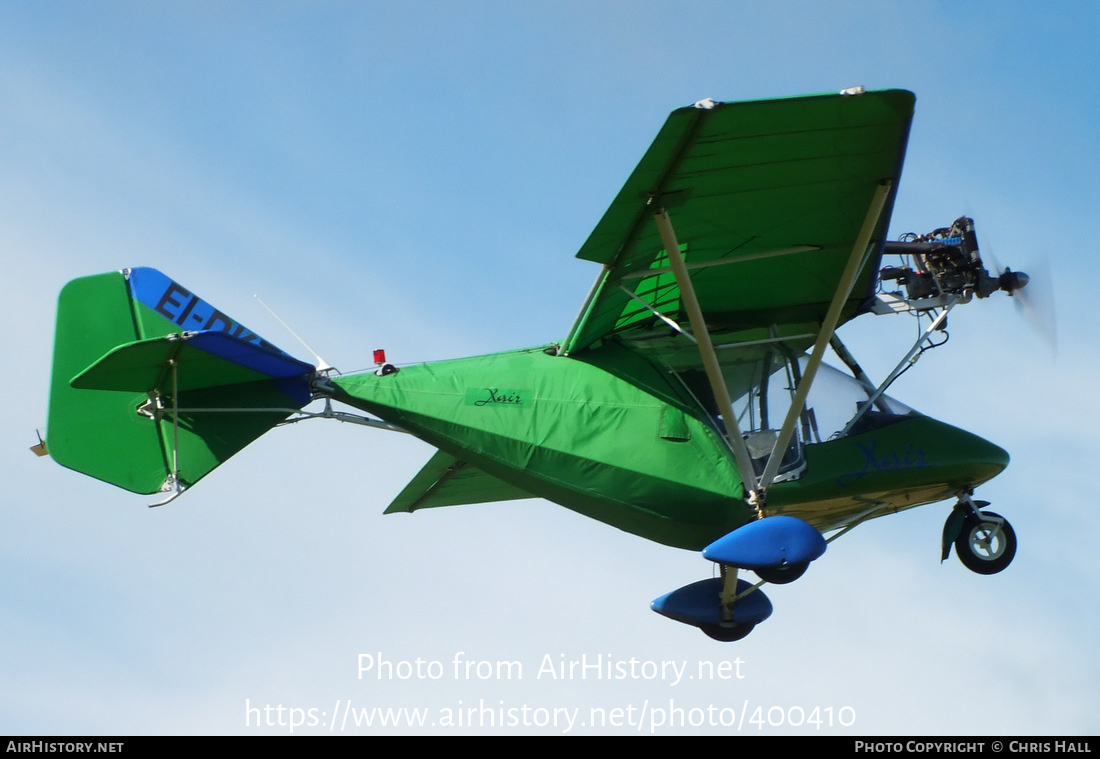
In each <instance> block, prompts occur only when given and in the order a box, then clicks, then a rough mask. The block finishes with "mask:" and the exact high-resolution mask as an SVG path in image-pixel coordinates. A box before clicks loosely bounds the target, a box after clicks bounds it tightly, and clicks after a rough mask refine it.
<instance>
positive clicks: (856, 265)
mask: <svg viewBox="0 0 1100 759" xmlns="http://www.w3.org/2000/svg"><path fill="white" fill-rule="evenodd" d="M890 187H891V183H890V182H884V183H882V184H880V185H879V186H878V187H877V188H876V189H875V194H874V196H873V197H872V198H871V206H870V208H868V209H867V215H866V216H865V217H864V218H863V226H862V227H861V228H860V230H859V235H858V236H857V237H856V242H855V244H854V245H853V246H852V253H851V255H849V256H848V263H847V265H846V266H845V267H844V273H843V274H841V276H840V281H839V282H838V283H837V288H836V293H835V294H834V295H833V300H832V302H831V303H830V304H829V310H828V311H827V312H826V313H825V318H824V319H823V320H822V322H821V331H820V332H818V334H817V342H815V343H814V349H813V352H812V353H811V354H810V360H809V361H808V362H807V363H806V368H805V369H803V370H802V381H801V382H799V383H798V389H797V390H795V394H794V398H793V399H792V400H791V407H790V408H789V409H788V410H787V418H786V419H784V420H783V426H782V427H781V428H780V430H779V435H778V437H776V440H775V446H774V447H773V448H772V452H771V455H770V456H769V457H768V464H767V466H765V467H764V472H763V474H761V475H760V479H759V481H758V482H757V486H756V491H755V492H756V494H759V495H765V494H766V493H767V491H768V488H769V487H771V484H772V481H773V480H774V479H775V475H776V473H777V472H778V471H779V464H780V462H781V460H782V458H783V456H782V454H781V453H780V452H781V451H785V450H787V446H788V445H789V444H790V442H791V435H793V434H794V427H795V424H797V423H798V418H799V417H800V416H801V415H802V408H803V406H805V405H806V396H807V395H809V393H810V386H811V385H813V382H814V376H815V375H816V374H817V368H818V367H819V366H821V360H822V359H823V358H824V357H825V348H826V346H828V345H829V341H830V340H831V339H832V337H833V332H835V331H836V327H837V324H838V323H839V322H840V313H841V310H842V309H843V307H844V304H845V303H846V302H847V300H848V296H849V295H851V293H852V287H853V286H854V285H855V281H856V278H857V277H858V276H859V272H860V269H862V268H863V262H864V258H865V256H866V255H867V248H868V246H869V245H870V244H871V236H872V235H873V234H874V232H875V227H876V226H878V220H879V217H880V216H881V215H882V209H883V208H884V207H885V206H886V198H887V197H888V196H889V194H890ZM670 259H671V256H670Z"/></svg>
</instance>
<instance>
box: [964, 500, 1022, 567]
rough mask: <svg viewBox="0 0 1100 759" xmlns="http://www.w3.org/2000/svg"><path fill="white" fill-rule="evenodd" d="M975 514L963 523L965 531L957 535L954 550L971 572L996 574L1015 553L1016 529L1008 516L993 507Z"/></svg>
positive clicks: (1010, 561) (1007, 563) (1006, 564)
mask: <svg viewBox="0 0 1100 759" xmlns="http://www.w3.org/2000/svg"><path fill="white" fill-rule="evenodd" d="M979 514H980V517H975V516H974V515H973V514H971V515H969V518H968V519H967V520H966V521H965V522H964V523H963V529H962V533H960V535H959V537H957V538H955V553H956V554H958V556H959V561H961V562H962V563H963V566H964V567H966V568H967V569H969V570H970V571H971V572H977V573H978V574H980V575H995V574H997V573H998V572H1000V571H1001V570H1003V569H1004V568H1005V567H1007V566H1008V565H1009V564H1011V563H1012V559H1013V558H1015V556H1016V532H1015V531H1014V530H1013V529H1012V525H1010V524H1009V523H1008V520H1007V519H1005V518H1004V517H1002V516H1001V515H1000V514H998V513H996V512H993V511H982V512H979Z"/></svg>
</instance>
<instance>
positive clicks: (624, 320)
mask: <svg viewBox="0 0 1100 759" xmlns="http://www.w3.org/2000/svg"><path fill="white" fill-rule="evenodd" d="M914 101H915V98H914V96H913V94H912V93H910V92H907V91H904V90H887V91H882V92H868V93H864V94H862V95H853V96H845V95H817V96H808V97H798V98H788V99H781V100H766V101H756V102H747V103H729V104H725V103H717V104H714V105H713V107H710V108H705V107H688V108H681V109H679V110H676V111H674V112H673V113H672V114H671V115H670V116H669V118H668V121H667V122H666V123H665V125H664V127H663V128H662V129H661V131H660V133H659V134H658V135H657V138H656V139H655V140H654V142H653V145H652V146H651V147H650V148H649V150H648V151H647V152H646V154H645V155H644V156H643V158H642V160H641V162H640V163H639V164H638V167H637V168H636V169H635V170H634V173H633V174H631V176H630V178H629V179H628V180H627V182H626V185H625V186H624V187H623V189H622V190H621V191H620V192H619V194H618V196H617V197H616V198H615V200H614V202H613V203H612V204H611V207H610V208H609V209H608V210H607V212H606V213H605V214H604V216H603V219H601V220H600V222H599V224H598V225H597V226H596V228H595V229H594V230H593V232H592V234H591V235H590V236H589V238H588V240H587V242H585V244H584V245H583V247H582V248H581V250H580V252H579V253H578V254H577V257H578V258H583V259H587V260H590V261H596V262H599V263H602V264H604V266H605V269H604V273H603V275H602V278H601V280H600V281H599V282H598V283H597V286H596V288H595V289H594V291H593V296H592V297H591V299H590V301H589V303H588V304H587V305H586V308H585V310H584V311H583V312H582V314H581V315H580V317H579V318H578V321H577V323H576V324H575V325H574V327H573V329H572V331H571V332H570V336H569V338H568V339H567V341H566V343H565V347H564V350H565V352H567V353H575V352H577V351H580V350H583V349H585V348H590V347H595V346H597V345H599V344H600V343H601V342H602V341H603V340H605V339H607V338H610V337H613V336H617V337H619V338H622V339H623V340H624V341H626V342H631V341H635V342H638V341H642V342H644V341H645V340H647V339H655V340H659V339H660V338H659V337H657V336H658V335H661V334H663V335H665V336H667V335H668V334H670V332H669V329H668V328H667V327H665V326H664V323H663V322H662V320H661V318H660V316H658V314H660V315H661V316H664V317H667V318H668V319H671V320H672V321H674V322H677V323H683V321H684V320H683V319H682V315H681V305H680V289H679V287H678V286H677V284H676V281H675V278H674V276H673V274H672V272H671V271H670V270H669V269H668V263H667V256H666V254H665V252H664V246H663V244H662V242H661V238H660V235H659V232H658V229H657V226H656V224H655V223H654V220H653V215H654V213H655V211H657V210H658V209H659V208H662V207H663V208H665V209H667V210H668V212H669V215H670V217H671V220H672V224H673V226H674V228H675V232H676V235H677V238H678V241H679V243H680V248H681V250H682V251H683V254H684V258H685V261H686V264H687V267H688V269H689V271H690V273H691V279H692V284H693V288H694V290H695V292H696V295H697V297H698V299H699V302H700V306H701V308H702V311H703V314H704V316H705V319H706V322H707V327H708V331H711V332H712V334H718V335H721V334H725V335H728V336H730V338H731V339H732V340H733V341H738V340H740V341H750V340H752V339H754V335H759V334H766V331H767V330H771V334H772V336H773V337H774V336H775V335H776V334H779V335H784V334H787V335H791V336H793V335H798V334H801V333H803V332H806V331H807V330H813V329H815V328H816V326H817V325H819V324H820V322H821V320H822V318H823V316H824V314H825V312H826V310H827V309H828V307H829V303H830V301H831V300H832V298H833V295H834V293H835V292H836V289H837V282H838V280H839V278H840V275H841V271H842V269H843V267H844V265H845V262H846V261H847V259H848V257H849V256H850V255H851V253H852V248H853V246H854V244H855V241H856V238H857V236H858V233H859V230H860V227H861V226H862V224H863V221H864V217H865V216H866V215H867V212H868V209H869V207H870V206H871V202H872V198H873V196H874V194H875V192H876V190H877V188H878V187H879V186H880V185H882V184H884V183H890V186H891V187H896V184H897V180H898V178H899V176H900V174H901V167H902V160H903V157H904V154H905V145H906V141H907V138H908V133H909V125H910V121H911V119H912V114H913V104H914ZM892 201H893V190H891V192H890V195H889V197H888V200H887V205H886V209H885V211H884V212H883V213H882V215H881V216H880V217H879V220H878V224H877V226H876V229H875V233H874V235H873V236H872V240H871V244H870V246H869V248H868V250H867V253H866V256H865V259H864V262H863V265H862V268H861V270H860V273H859V277H858V279H857V280H856V284H855V286H854V287H853V289H852V294H851V296H850V298H849V300H848V302H847V303H846V304H845V308H844V312H843V319H849V318H851V317H853V316H855V315H856V314H858V313H860V311H861V308H862V306H863V304H864V303H865V301H866V300H867V299H868V298H869V297H870V296H871V294H872V291H873V288H874V285H875V281H876V269H877V266H878V261H879V258H880V254H881V246H882V241H883V238H884V236H885V234H886V228H887V225H888V222H889V216H890V208H891V206H892ZM681 342H682V341H681ZM808 342H812V338H811V339H810V340H809V341H808ZM808 342H807V343H806V344H808ZM792 343H797V340H792ZM639 344H640V343H639ZM666 358H668V357H667V356H666Z"/></svg>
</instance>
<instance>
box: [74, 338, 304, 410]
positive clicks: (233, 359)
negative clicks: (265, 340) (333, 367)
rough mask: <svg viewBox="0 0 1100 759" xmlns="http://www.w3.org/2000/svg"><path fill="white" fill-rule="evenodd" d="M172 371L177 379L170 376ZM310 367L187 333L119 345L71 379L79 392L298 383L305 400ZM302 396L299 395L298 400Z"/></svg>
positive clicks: (246, 345)
mask: <svg viewBox="0 0 1100 759" xmlns="http://www.w3.org/2000/svg"><path fill="white" fill-rule="evenodd" d="M173 365H174V366H176V367H177V369H176V375H177V376H176V377H175V378H174V379H173V378H172V377H171V376H170V374H171V371H170V368H171V366H173ZM312 372H313V366H312V365H311V364H307V363H305V362H304V361H299V360H298V359H296V358H292V357H291V356H288V355H286V354H285V353H279V352H275V351H271V350H269V349H267V348H264V347H263V346H260V345H257V344H256V343H251V342H247V341H244V340H241V339H240V338H236V337H233V336H232V335H227V334H225V333H223V332H212V331H209V330H207V331H203V332H185V333H183V334H182V335H175V334H172V335H166V336H165V337H154V338H151V339H148V340H137V341H135V342H132V343H127V344H126V345H120V346H118V347H117V348H114V349H113V350H111V351H109V352H108V353H107V355H105V356H104V357H103V358H101V359H99V360H98V361H96V362H95V363H94V364H92V365H91V366H89V367H88V368H87V369H85V370H84V371H83V372H81V373H80V374H78V375H77V376H76V377H74V378H73V381H72V386H73V387H75V388H79V389H82V390H128V391H132V392H133V391H136V392H148V391H151V390H156V389H161V390H164V391H170V390H172V388H173V387H175V388H177V389H178V390H180V391H185V390H197V389H199V388H206V387H220V386H223V385H236V384H240V383H242V382H257V381H260V380H267V379H286V378H290V377H298V378H301V383H300V384H301V386H302V390H303V391H304V394H305V395H304V400H306V401H308V399H309V376H310V374H312ZM299 395H300V394H299Z"/></svg>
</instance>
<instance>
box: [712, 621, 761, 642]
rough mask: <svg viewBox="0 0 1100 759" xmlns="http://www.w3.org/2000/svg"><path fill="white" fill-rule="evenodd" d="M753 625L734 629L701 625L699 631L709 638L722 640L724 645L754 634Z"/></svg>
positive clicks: (736, 626)
mask: <svg viewBox="0 0 1100 759" xmlns="http://www.w3.org/2000/svg"><path fill="white" fill-rule="evenodd" d="M754 627H756V625H755V624H753V625H734V626H733V627H722V626H721V625H699V629H700V630H702V631H703V632H704V633H706V635H707V637H708V638H714V639H715V640H720V641H722V642H723V643H733V642H734V641H735V640H741V639H742V638H744V637H745V636H746V635H748V634H749V633H751V632H752V630H753V628H754Z"/></svg>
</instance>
